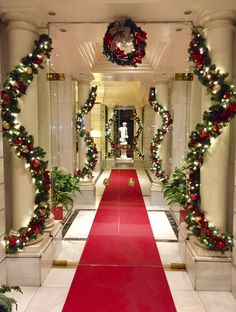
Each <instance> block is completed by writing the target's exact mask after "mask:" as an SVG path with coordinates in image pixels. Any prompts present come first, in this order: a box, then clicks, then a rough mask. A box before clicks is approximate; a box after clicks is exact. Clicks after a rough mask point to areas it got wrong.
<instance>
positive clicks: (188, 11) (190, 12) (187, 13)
mask: <svg viewBox="0 0 236 312" xmlns="http://www.w3.org/2000/svg"><path fill="white" fill-rule="evenodd" d="M184 14H185V15H189V14H192V11H191V10H186V11H184Z"/></svg>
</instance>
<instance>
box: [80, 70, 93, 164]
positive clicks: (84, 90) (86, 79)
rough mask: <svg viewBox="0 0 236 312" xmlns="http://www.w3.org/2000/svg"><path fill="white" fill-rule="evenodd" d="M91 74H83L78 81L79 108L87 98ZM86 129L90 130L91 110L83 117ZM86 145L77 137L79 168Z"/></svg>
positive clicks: (83, 157)
mask: <svg viewBox="0 0 236 312" xmlns="http://www.w3.org/2000/svg"><path fill="white" fill-rule="evenodd" d="M91 80H92V79H91V76H83V77H82V78H80V79H79V81H78V102H79V109H80V108H81V107H82V106H84V104H85V102H86V101H87V99H88V96H89V91H90V82H91ZM83 119H84V122H85V129H86V131H88V132H90V130H91V112H89V113H88V114H87V115H85V116H84V117H83ZM85 155H86V145H85V143H84V141H83V139H82V138H79V169H82V168H83V166H84V163H85V159H86V158H85Z"/></svg>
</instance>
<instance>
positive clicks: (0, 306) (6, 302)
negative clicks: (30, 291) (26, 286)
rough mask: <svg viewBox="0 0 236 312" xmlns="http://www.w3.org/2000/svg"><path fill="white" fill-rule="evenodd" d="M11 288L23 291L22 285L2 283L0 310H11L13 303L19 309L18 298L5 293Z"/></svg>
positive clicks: (9, 311) (0, 311)
mask: <svg viewBox="0 0 236 312" xmlns="http://www.w3.org/2000/svg"><path fill="white" fill-rule="evenodd" d="M11 290H15V291H18V292H20V293H22V291H21V289H20V287H18V286H6V285H2V286H1V287H0V312H11V311H12V306H13V305H15V306H16V311H17V303H16V300H15V299H14V298H9V297H8V296H6V295H5V293H6V292H11Z"/></svg>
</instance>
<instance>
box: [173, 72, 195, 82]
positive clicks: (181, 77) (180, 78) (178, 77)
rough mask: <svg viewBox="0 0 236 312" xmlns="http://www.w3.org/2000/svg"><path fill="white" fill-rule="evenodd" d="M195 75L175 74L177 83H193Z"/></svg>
mask: <svg viewBox="0 0 236 312" xmlns="http://www.w3.org/2000/svg"><path fill="white" fill-rule="evenodd" d="M192 80H193V73H175V81H192Z"/></svg>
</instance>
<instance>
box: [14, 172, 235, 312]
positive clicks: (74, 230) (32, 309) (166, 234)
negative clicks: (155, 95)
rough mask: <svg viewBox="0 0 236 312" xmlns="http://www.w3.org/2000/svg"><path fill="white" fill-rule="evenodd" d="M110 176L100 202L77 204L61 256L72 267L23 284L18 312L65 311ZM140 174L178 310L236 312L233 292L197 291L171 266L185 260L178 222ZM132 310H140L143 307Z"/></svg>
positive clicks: (100, 184)
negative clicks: (153, 197)
mask: <svg viewBox="0 0 236 312" xmlns="http://www.w3.org/2000/svg"><path fill="white" fill-rule="evenodd" d="M109 175H110V170H104V171H103V173H102V174H101V176H100V177H99V179H98V181H97V184H96V186H97V193H96V205H76V207H75V212H74V214H73V216H72V217H71V225H70V227H69V228H68V229H67V231H66V232H64V239H63V241H62V251H61V253H60V255H59V257H58V263H59V262H61V264H63V263H65V261H64V260H67V261H68V266H67V267H63V265H62V266H58V267H55V266H54V267H53V268H52V269H51V271H50V273H49V274H48V276H47V278H46V280H45V282H44V283H43V285H42V287H39V288H38V287H22V290H23V293H24V295H23V296H22V295H21V294H17V295H15V296H14V297H15V298H16V299H17V302H18V307H19V309H18V311H20V312H38V311H42V302H43V309H44V310H45V311H47V312H60V311H61V310H62V307H63V305H64V302H65V299H66V296H67V293H68V291H69V287H70V285H71V282H72V279H73V276H74V274H75V271H76V264H77V263H78V261H79V260H80V257H81V254H82V252H83V248H84V246H85V244H86V240H87V237H88V234H89V231H90V228H91V226H92V223H93V219H94V217H95V213H96V209H97V207H98V205H99V202H100V200H101V196H102V194H103V192H104V189H105V186H104V185H103V181H104V179H105V178H107V177H109ZM137 175H138V178H139V182H140V186H141V189H142V194H143V198H144V201H145V205H146V210H147V213H148V216H149V220H150V223H151V227H152V232H153V235H154V238H155V241H156V245H157V248H158V250H159V253H160V257H161V260H162V263H163V266H164V269H165V274H166V278H167V281H168V284H169V287H170V290H171V294H172V296H173V300H174V303H175V306H176V309H177V311H178V312H234V311H235V310H236V302H235V299H234V298H233V296H232V294H231V293H229V292H208V291H194V289H193V287H192V284H191V282H190V280H189V277H188V275H187V273H186V271H184V270H174V269H171V268H170V267H171V263H179V264H180V263H181V258H180V256H179V253H178V244H177V236H176V233H177V232H176V222H175V221H174V220H173V217H172V216H171V214H170V212H169V209H168V207H165V206H163V207H161V206H151V205H150V194H149V188H148V185H149V179H148V175H147V172H146V171H144V170H142V169H139V170H137ZM65 228H67V227H65ZM127 311H129V310H127ZM140 311H142V310H140ZM157 311H158V310H157ZM84 312H86V311H84ZM122 312H126V311H122ZM132 312H139V310H137V311H132ZM160 312H165V311H160Z"/></svg>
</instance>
